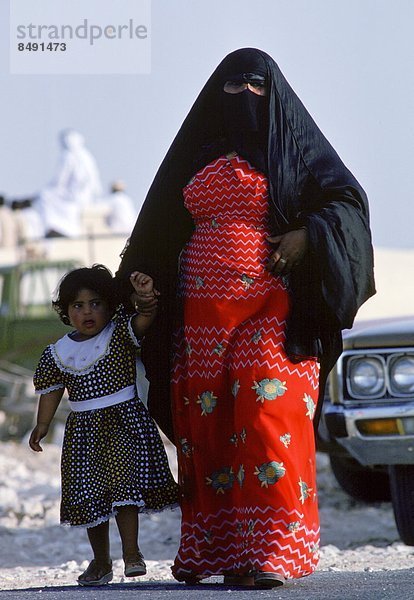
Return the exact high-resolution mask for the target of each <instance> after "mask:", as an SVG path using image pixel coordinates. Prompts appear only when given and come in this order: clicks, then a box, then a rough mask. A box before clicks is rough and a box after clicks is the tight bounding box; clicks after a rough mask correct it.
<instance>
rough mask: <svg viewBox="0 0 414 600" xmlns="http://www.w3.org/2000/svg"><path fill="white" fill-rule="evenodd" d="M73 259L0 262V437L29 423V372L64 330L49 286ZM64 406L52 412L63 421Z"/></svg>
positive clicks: (20, 432)
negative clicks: (0, 263) (14, 262)
mask: <svg viewBox="0 0 414 600" xmlns="http://www.w3.org/2000/svg"><path fill="white" fill-rule="evenodd" d="M76 266H79V263H78V262H77V261H76V260H55V261H49V260H40V261H39V260H32V261H25V262H22V263H18V264H11V265H3V266H1V267H0V301H1V302H0V439H21V438H22V437H23V436H24V435H25V434H26V433H27V431H28V430H29V429H30V428H31V427H32V425H33V418H34V414H35V406H36V402H37V400H36V396H35V394H34V389H33V383H32V377H33V371H34V369H35V367H36V365H37V363H38V361H39V358H40V355H41V353H42V351H43V350H44V348H45V347H46V346H47V345H48V344H50V343H52V342H54V341H56V340H57V339H58V338H59V337H61V336H62V335H64V334H65V333H67V330H68V329H67V326H66V325H64V324H63V323H62V322H61V321H60V320H59V318H58V316H57V314H56V313H55V311H54V310H53V309H52V306H51V300H52V296H53V292H54V290H55V288H56V287H57V285H58V283H59V281H60V279H61V278H62V277H63V275H64V274H65V273H66V272H67V271H70V270H71V269H73V268H75V267H76ZM65 411H66V409H65V406H64V405H62V407H59V409H58V413H57V417H58V420H60V421H63V419H64V418H65V414H66V412H67V411H66V412H65Z"/></svg>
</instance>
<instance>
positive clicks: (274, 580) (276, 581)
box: [254, 571, 286, 588]
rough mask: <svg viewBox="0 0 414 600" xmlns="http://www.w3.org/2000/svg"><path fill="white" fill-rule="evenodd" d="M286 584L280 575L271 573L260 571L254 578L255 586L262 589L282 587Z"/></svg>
mask: <svg viewBox="0 0 414 600" xmlns="http://www.w3.org/2000/svg"><path fill="white" fill-rule="evenodd" d="M285 583H286V579H285V578H284V577H283V575H280V574H279V573H271V572H270V571H258V572H257V573H256V574H255V576H254V585H255V586H257V587H262V588H274V587H280V586H281V585H284V584H285Z"/></svg>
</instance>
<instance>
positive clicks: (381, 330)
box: [343, 317, 414, 350]
mask: <svg viewBox="0 0 414 600" xmlns="http://www.w3.org/2000/svg"><path fill="white" fill-rule="evenodd" d="M343 340H344V350H350V349H352V348H380V347H384V346H385V347H390V348H392V347H397V348H399V347H402V346H403V347H405V346H412V347H414V317H390V318H387V319H372V320H369V321H359V322H358V321H357V322H356V323H355V325H354V327H353V328H352V329H349V330H346V331H344V332H343Z"/></svg>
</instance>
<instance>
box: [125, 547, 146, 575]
mask: <svg viewBox="0 0 414 600" xmlns="http://www.w3.org/2000/svg"><path fill="white" fill-rule="evenodd" d="M124 563H125V569H124V574H125V577H139V576H140V575H145V574H146V572H147V565H146V564H145V561H144V557H143V555H142V554H141V552H138V554H136V555H135V556H132V557H130V558H124Z"/></svg>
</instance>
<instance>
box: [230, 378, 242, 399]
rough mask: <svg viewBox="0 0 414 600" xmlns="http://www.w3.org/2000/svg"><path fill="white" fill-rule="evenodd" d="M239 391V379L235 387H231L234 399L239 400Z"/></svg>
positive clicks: (234, 383)
mask: <svg viewBox="0 0 414 600" xmlns="http://www.w3.org/2000/svg"><path fill="white" fill-rule="evenodd" d="M239 389H240V381H239V380H238V379H236V380H235V381H234V382H233V385H232V386H231V393H232V395H233V397H234V398H237V394H238V393H239Z"/></svg>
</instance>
